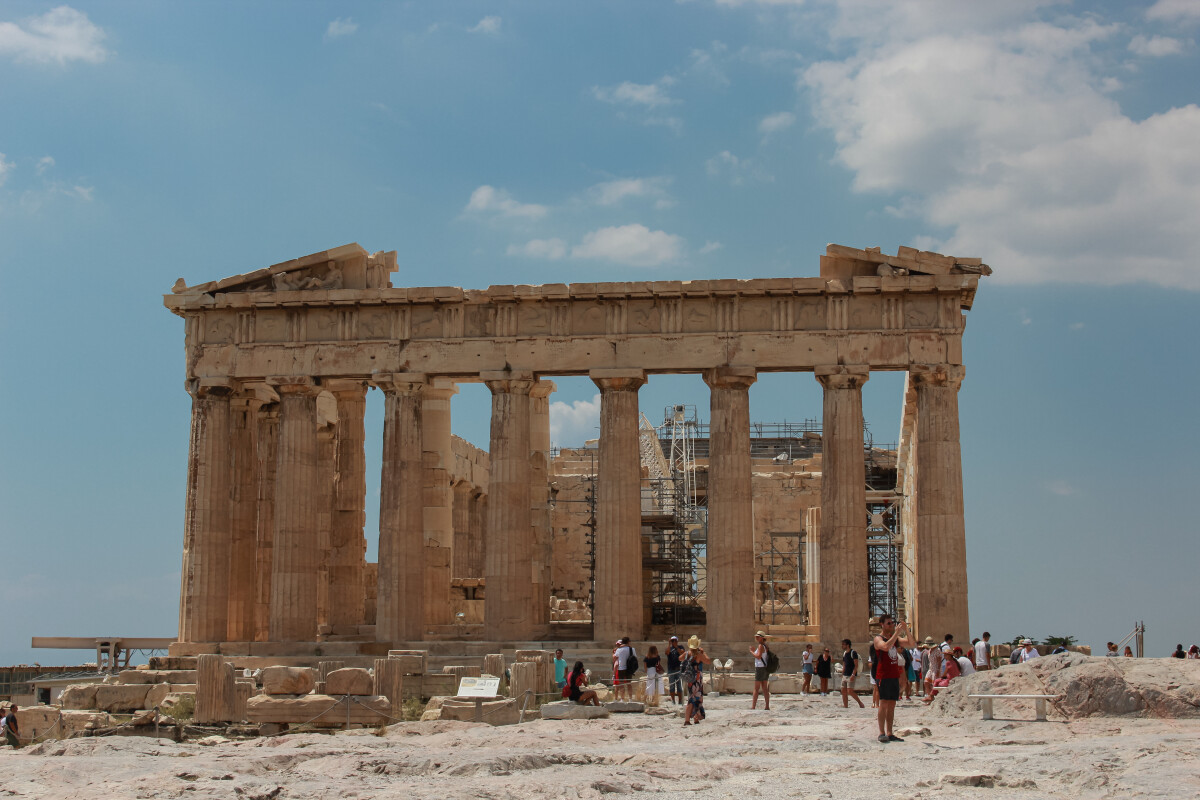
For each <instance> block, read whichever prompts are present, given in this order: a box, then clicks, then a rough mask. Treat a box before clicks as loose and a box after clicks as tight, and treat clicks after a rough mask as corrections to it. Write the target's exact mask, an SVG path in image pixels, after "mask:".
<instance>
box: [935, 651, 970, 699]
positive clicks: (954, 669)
mask: <svg viewBox="0 0 1200 800" xmlns="http://www.w3.org/2000/svg"><path fill="white" fill-rule="evenodd" d="M938 649H939V650H940V649H941V648H938ZM958 652H959V653H960V654H961V653H962V648H961V647H960V648H959V649H958ZM939 657H940V658H941V665H940V667H939V669H940V675H941V677H939V678H935V679H934V681H933V683H932V684H931V685H930V686H929V691H928V692H927V693H926V694H925V703H926V704H929V703H932V702H933V698H935V697H937V693H938V689H944V688H945V687H947V686H949V685H950V681H952V680H954V679H955V678H957V677H958V676H959V675H961V674H962V669H961V667H959V662H958V660H957V659H955V657H954V654H953V653H940V654H939ZM963 660H964V661H965V660H966V659H963Z"/></svg>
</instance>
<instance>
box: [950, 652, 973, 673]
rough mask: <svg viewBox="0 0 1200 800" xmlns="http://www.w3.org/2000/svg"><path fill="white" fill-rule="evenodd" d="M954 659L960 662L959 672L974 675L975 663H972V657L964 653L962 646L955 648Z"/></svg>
mask: <svg viewBox="0 0 1200 800" xmlns="http://www.w3.org/2000/svg"><path fill="white" fill-rule="evenodd" d="M954 660H955V661H957V662H958V673H959V674H960V675H964V676H966V675H974V674H975V665H974V664H972V663H971V659H969V658H967V657H966V656H965V655H963V649H962V648H961V647H956V648H954Z"/></svg>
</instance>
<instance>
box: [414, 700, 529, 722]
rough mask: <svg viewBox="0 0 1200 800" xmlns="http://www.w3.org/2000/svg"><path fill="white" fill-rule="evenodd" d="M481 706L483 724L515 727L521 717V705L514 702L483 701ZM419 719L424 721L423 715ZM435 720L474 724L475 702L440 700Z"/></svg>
mask: <svg viewBox="0 0 1200 800" xmlns="http://www.w3.org/2000/svg"><path fill="white" fill-rule="evenodd" d="M482 706H483V708H482V709H481V710H482V713H483V722H486V723H487V724H488V725H516V724H517V720H518V719H519V718H520V716H521V705H520V703H518V702H517V701H515V700H506V699H500V700H485V701H484V702H483V703H482ZM426 713H429V712H426ZM530 716H532V714H531V715H530ZM421 719H425V714H422V715H421ZM435 719H452V720H457V721H459V722H474V721H475V701H474V700H459V699H457V698H454V697H445V698H443V699H442V703H441V706H440V708H439V709H438V716H437V717H436V718H435Z"/></svg>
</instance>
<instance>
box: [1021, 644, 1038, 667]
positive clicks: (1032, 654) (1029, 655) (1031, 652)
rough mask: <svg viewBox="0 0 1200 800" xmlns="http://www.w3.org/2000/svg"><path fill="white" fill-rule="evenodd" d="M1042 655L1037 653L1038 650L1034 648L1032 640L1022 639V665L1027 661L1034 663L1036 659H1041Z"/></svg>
mask: <svg viewBox="0 0 1200 800" xmlns="http://www.w3.org/2000/svg"><path fill="white" fill-rule="evenodd" d="M1041 655H1042V654H1041V653H1039V652H1038V651H1037V648H1036V647H1034V646H1033V640H1032V639H1022V640H1021V663H1022V664H1024V663H1025V662H1026V661H1033V660H1034V659H1035V658H1041Z"/></svg>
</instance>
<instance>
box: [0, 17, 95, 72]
mask: <svg viewBox="0 0 1200 800" xmlns="http://www.w3.org/2000/svg"><path fill="white" fill-rule="evenodd" d="M104 36H105V34H104V31H103V30H102V29H101V28H99V27H97V26H96V25H94V24H93V23H92V21H91V20H89V19H88V17H87V14H84V13H83V12H82V11H76V10H75V9H73V8H71V7H70V6H59V7H58V8H55V9H52V10H50V11H47V12H46V13H45V14H42V15H41V16H40V17H31V18H29V19H26V20H24V22H23V23H21V24H18V23H16V22H0V56H11V57H12V58H15V59H16V60H18V61H31V62H34V63H43V64H44V63H50V62H52V61H57V62H58V63H59V64H60V65H65V64H66V63H67V62H69V61H88V62H91V63H93V64H98V63H100V62H101V61H103V60H104V59H105V58H107V57H108V51H107V50H105V49H104V47H103V46H102V45H101V42H102V41H103V40H104Z"/></svg>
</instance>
